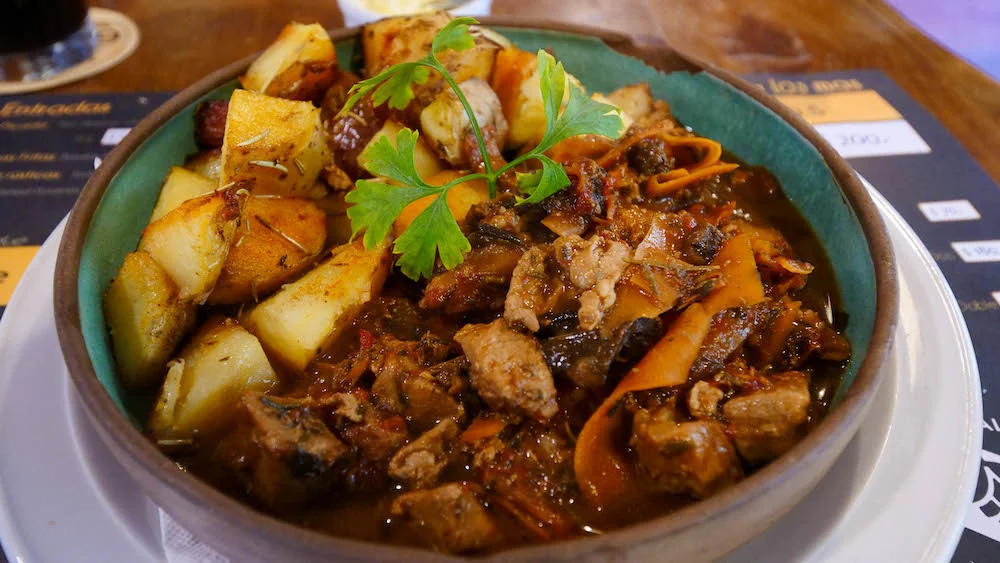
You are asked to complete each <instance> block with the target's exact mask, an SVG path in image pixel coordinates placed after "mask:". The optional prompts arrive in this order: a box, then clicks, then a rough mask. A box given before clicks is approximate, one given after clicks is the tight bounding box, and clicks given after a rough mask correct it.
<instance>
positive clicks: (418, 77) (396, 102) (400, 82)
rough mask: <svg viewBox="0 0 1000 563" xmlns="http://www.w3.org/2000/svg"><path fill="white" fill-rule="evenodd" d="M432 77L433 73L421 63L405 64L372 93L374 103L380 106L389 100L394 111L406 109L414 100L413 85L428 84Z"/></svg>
mask: <svg viewBox="0 0 1000 563" xmlns="http://www.w3.org/2000/svg"><path fill="white" fill-rule="evenodd" d="M430 76H431V71H430V70H428V69H427V67H425V66H422V65H421V64H420V63H419V62H416V63H403V64H401V65H399V68H397V69H396V72H395V73H394V74H393V75H392V76H390V77H389V78H388V79H387V80H386V81H385V82H383V83H382V85H381V86H379V87H378V89H376V90H375V91H374V92H373V93H372V103H373V104H375V105H376V106H380V105H382V104H384V103H385V101H386V100H389V107H391V108H392V109H404V108H406V106H408V105H410V101H411V100H413V96H414V94H413V85H414V84H423V83H424V82H427V79H428V78H430Z"/></svg>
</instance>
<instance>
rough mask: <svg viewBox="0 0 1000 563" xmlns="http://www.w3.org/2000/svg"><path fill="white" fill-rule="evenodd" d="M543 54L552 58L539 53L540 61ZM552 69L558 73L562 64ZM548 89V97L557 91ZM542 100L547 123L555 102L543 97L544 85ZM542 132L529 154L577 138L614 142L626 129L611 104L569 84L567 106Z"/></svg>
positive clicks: (544, 93) (543, 94)
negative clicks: (602, 138)
mask: <svg viewBox="0 0 1000 563" xmlns="http://www.w3.org/2000/svg"><path fill="white" fill-rule="evenodd" d="M543 54H544V56H545V57H551V56H552V55H549V54H548V53H543V52H541V51H540V52H539V59H541V58H542V57H543ZM554 66H555V67H556V68H557V69H559V70H561V67H562V63H558V64H556V65H554ZM560 74H562V73H559V72H553V73H552V75H553V77H557V76H558V75H560ZM551 88H552V90H551V91H550V95H551V92H554V91H555V90H556V86H552V87H551ZM542 99H543V100H544V103H545V116H546V119H547V120H550V119H551V118H550V117H549V111H550V107H552V106H554V104H556V103H558V102H554V101H553V100H552V99H549V98H546V88H545V87H544V86H543V87H542ZM545 129H546V131H545V136H543V137H542V140H541V142H539V143H538V146H537V147H535V149H534V150H533V151H532V152H533V153H536V152H537V153H539V154H540V153H543V152H545V151H547V150H549V149H550V148H552V146H553V145H555V144H556V143H558V142H559V141H562V140H563V139H568V138H570V137H575V136H577V135H603V136H605V137H611V138H612V139H617V138H618V136H619V135H621V134H622V132H623V131H624V129H625V122H624V121H622V118H621V110H619V109H618V108H616V107H614V106H612V105H609V104H604V103H601V102H598V101H597V100H594V99H592V98H589V97H588V96H587V95H586V94H584V93H583V91H582V90H580V88H579V87H578V86H576V85H575V84H572V83H571V84H570V85H569V101H568V102H567V103H566V107H565V108H564V109H563V112H562V115H560V116H559V118H558V119H557V120H555V123H553V122H552V121H547V123H546V127H545Z"/></svg>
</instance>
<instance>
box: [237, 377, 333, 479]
mask: <svg viewBox="0 0 1000 563" xmlns="http://www.w3.org/2000/svg"><path fill="white" fill-rule="evenodd" d="M243 405H244V406H245V407H246V409H247V412H248V413H250V420H251V422H252V423H253V426H254V433H253V436H254V441H255V442H256V443H257V444H258V445H260V446H261V447H262V448H263V449H264V450H266V451H267V452H269V453H271V454H273V455H276V456H278V457H282V458H287V459H288V460H289V461H290V462H292V463H293V464H294V469H293V470H294V471H295V472H296V473H300V474H302V475H305V476H308V475H315V474H318V473H322V472H323V471H325V470H327V469H329V468H330V467H332V466H333V464H334V463H335V462H336V461H337V460H338V459H340V458H341V457H342V456H343V455H344V454H346V453H347V451H348V449H347V446H345V445H344V443H343V442H341V441H340V440H338V439H337V437H336V436H334V435H333V434H332V433H331V432H330V430H329V429H328V428H327V427H326V425H325V424H323V421H322V420H320V419H319V418H318V417H316V416H315V415H314V414H313V413H312V412H311V411H310V409H309V408H308V407H304V406H302V405H301V404H300V403H298V402H297V401H295V400H291V399H281V398H278V397H272V396H269V395H265V394H263V393H249V394H247V395H246V396H245V397H244V398H243Z"/></svg>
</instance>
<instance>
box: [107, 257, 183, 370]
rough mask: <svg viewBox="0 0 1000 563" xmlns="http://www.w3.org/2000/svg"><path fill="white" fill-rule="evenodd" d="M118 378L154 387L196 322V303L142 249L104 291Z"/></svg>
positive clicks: (127, 259) (126, 260) (128, 259)
mask: <svg viewBox="0 0 1000 563" xmlns="http://www.w3.org/2000/svg"><path fill="white" fill-rule="evenodd" d="M104 316H105V318H107V322H108V328H109V329H110V331H111V345H112V348H113V349H114V354H115V362H116V363H117V364H118V376H119V377H121V380H122V383H123V384H124V385H125V387H127V388H129V389H141V388H145V387H152V386H155V385H158V384H159V383H160V382H161V381H162V380H163V373H164V372H165V371H166V369H167V368H166V364H167V360H168V359H170V355H171V354H173V353H174V349H176V348H177V345H178V344H179V343H180V341H181V339H182V338H183V337H184V334H185V333H186V332H187V331H188V330H190V329H191V328H192V326H193V324H194V320H195V305H194V303H192V302H190V301H181V300H179V299H178V298H177V284H175V283H174V282H173V280H172V279H170V276H168V275H167V272H165V271H164V270H163V268H161V267H160V265H159V264H157V263H156V260H153V258H152V257H151V256H150V255H149V254H147V253H145V252H141V251H140V252H132V253H130V254H128V255H126V256H125V261H124V262H123V263H122V266H121V268H119V269H118V275H116V276H115V279H113V280H112V281H111V285H109V286H108V291H107V293H105V294H104Z"/></svg>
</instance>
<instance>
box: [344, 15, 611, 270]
mask: <svg viewBox="0 0 1000 563" xmlns="http://www.w3.org/2000/svg"><path fill="white" fill-rule="evenodd" d="M476 23H478V22H477V21H476V20H475V19H473V18H456V19H454V20H452V21H450V22H449V23H448V24H447V25H445V26H444V27H443V28H442V29H441V30H440V31H439V32H438V33H437V34H436V35H435V37H434V39H433V41H432V43H431V49H430V52H429V53H427V55H426V56H425V57H423V58H421V59H419V60H416V61H410V62H405V63H400V64H397V65H394V66H391V67H389V68H387V69H385V70H383V71H382V72H380V73H378V74H377V75H376V76H374V77H371V78H369V79H367V80H362V81H360V82H358V83H357V84H355V85H354V86H353V87H352V88H351V91H350V96H349V98H348V100H347V102H346V103H345V104H344V107H343V109H341V111H340V113H339V114H338V115H344V114H345V113H346V112H348V111H350V109H351V108H352V107H353V106H354V105H355V104H356V103H358V101H360V100H361V99H362V98H363V97H365V96H368V95H370V96H371V99H372V103H373V104H374V105H376V106H378V105H381V104H384V103H386V102H388V104H389V106H390V107H392V108H395V109H403V108H405V107H406V106H407V105H408V104H409V103H410V102H411V101H412V100H413V98H414V92H413V85H414V84H424V83H426V82H427V80H428V79H429V78H430V71H431V70H434V71H436V72H438V73H440V74H441V76H442V77H443V78H444V80H445V82H446V83H447V84H448V86H450V87H451V88H452V90H454V91H455V93H456V95H457V96H458V98H459V100H460V101H461V103H462V106H463V107H464V109H465V112H466V114H467V115H468V117H469V122H470V125H471V127H472V129H473V132H474V133H475V136H476V140H477V142H478V144H479V149H480V152H481V153H482V156H483V168H484V170H483V172H482V173H476V174H468V175H466V176H463V177H461V178H456V179H454V180H452V181H451V182H449V183H447V184H445V185H442V186H432V185H430V184H428V183H427V182H425V181H424V180H423V179H421V178H420V175H419V174H417V169H416V165H415V164H414V151H415V149H416V144H417V139H418V134H417V132H416V131H412V130H410V129H402V130H400V131H399V133H398V134H397V135H396V140H395V144H393V142H392V141H390V140H389V139H388V138H387V137H384V136H383V137H382V138H379V139H377V140H376V141H375V142H373V143H371V144H370V145H369V146H368V148H366V149H365V151H364V152H363V153H362V154H361V155H360V156H359V159H358V162H359V163H361V164H362V165H363V166H364V167H365V169H367V170H368V171H369V172H371V173H372V174H374V175H376V176H381V177H383V178H387V179H388V180H390V181H391V182H393V183H395V184H398V185H395V184H393V183H386V182H382V181H376V180H358V181H357V184H356V187H355V189H354V190H353V191H352V192H350V193H349V194H348V195H347V201H348V202H349V203H351V204H352V206H351V207H350V208H349V209H348V211H347V216H348V218H349V219H350V221H351V227H352V229H353V235H352V236H356V235H357V234H358V233H360V232H361V231H362V230H364V231H365V234H364V244H365V247H366V248H372V247H374V246H376V245H378V244H379V243H381V242H382V241H383V240H384V239H385V238H386V237H387V236H388V234H389V231H390V229H392V225H393V223H394V222H395V221H396V219H397V218H398V217H399V215H400V213H402V212H403V210H404V209H405V208H406V207H407V206H408V205H410V204H411V203H413V202H415V201H417V200H419V199H421V198H426V197H428V196H434V197H433V201H431V202H430V204H429V205H428V206H427V207H426V208H425V209H424V210H423V211H422V212H420V213H419V214H418V215H417V217H416V218H415V219H414V220H413V222H412V223H410V225H409V227H408V228H407V229H406V230H405V231H404V232H403V233H402V234H401V235H400V236H399V237H398V238H397V239H396V242H395V244H394V247H393V252H394V253H395V254H399V255H400V256H399V259H398V260H397V264H398V265H399V267H400V270H401V271H402V272H403V274H405V275H406V276H407V277H410V278H412V279H414V280H416V279H419V278H420V277H430V276H431V274H433V272H434V265H435V262H436V260H437V258H438V256H440V259H441V263H442V265H443V266H444V267H445V268H448V269H451V268H454V267H455V266H457V265H458V264H460V263H461V262H462V260H463V259H464V257H463V253H465V252H468V251H469V250H471V248H472V247H471V245H470V244H469V240H468V239H467V238H466V237H465V235H464V234H463V233H462V229H461V228H460V227H459V225H458V222H457V221H456V220H455V217H454V216H453V215H452V213H451V209H450V208H449V207H448V199H447V196H448V192H449V191H450V190H451V188H452V187H454V186H456V185H458V184H460V183H462V182H465V181H469V180H471V179H475V178H481V179H484V180H486V181H487V183H488V184H489V189H490V197H495V191H496V182H497V178H498V177H499V176H500V174H502V173H504V172H506V171H508V170H511V169H513V168H514V167H515V166H516V165H518V164H520V163H522V162H525V161H527V160H537V161H538V162H539V163H540V164H541V168H539V169H538V170H536V171H534V172H531V173H526V174H522V173H518V174H517V177H518V190H519V191H520V192H521V193H522V194H525V195H526V196H527V197H525V198H524V199H521V200H520V201H519V203H521V204H524V203H537V202H539V201H542V200H543V199H545V198H547V197H549V196H551V195H552V194H554V193H556V192H558V191H559V190H561V189H563V188H564V187H566V186H568V185H569V184H570V180H569V177H568V176H567V175H566V171H565V170H564V169H563V167H562V166H561V165H559V164H558V163H557V162H555V161H553V160H552V159H551V158H549V157H547V156H545V155H544V154H543V153H544V152H545V151H546V150H548V149H549V148H551V147H552V146H553V145H555V144H556V143H558V142H559V141H561V140H563V139H566V138H569V137H572V136H575V135H581V134H597V135H605V136H608V137H617V136H618V135H619V134H620V133H621V130H622V128H623V122H622V120H621V117H620V115H619V111H618V110H617V109H616V108H615V107H613V106H610V105H607V104H602V103H599V102H596V101H594V100H592V99H590V98H588V97H587V96H586V94H584V93H583V91H582V90H581V89H580V88H579V87H578V86H576V85H575V84H569V96H568V101H566V104H565V107H563V101H564V99H566V97H567V96H566V87H567V82H566V71H565V69H564V68H563V66H562V63H558V62H556V60H555V59H554V58H553V57H552V56H551V55H549V54H548V53H546V52H544V51H539V52H538V57H537V64H538V71H539V73H540V76H539V78H540V85H541V94H542V102H543V105H544V108H545V117H546V124H545V134H544V135H543V137H542V141H541V143H539V145H538V146H537V147H535V148H533V149H531V150H530V151H528V152H526V153H524V154H523V155H521V156H520V157H518V158H516V159H514V160H512V161H511V162H510V163H508V164H507V165H505V166H504V167H502V168H500V169H499V170H496V171H494V170H493V169H492V166H491V165H490V162H489V158H488V156H487V154H486V145H485V142H484V140H483V136H482V132H481V131H480V129H479V123H478V122H477V121H476V116H475V113H474V112H473V111H472V107H471V106H470V105H469V102H468V100H467V99H466V98H465V96H464V94H463V92H462V90H461V88H459V85H458V84H457V83H456V82H455V78H454V77H453V76H452V75H451V74H450V73H449V72H448V69H447V68H445V66H444V65H443V64H441V61H439V60H438V58H437V54H438V53H441V52H444V51H448V50H454V51H464V50H466V49H470V48H472V47H474V46H475V38H474V37H473V36H472V35H471V34H470V33H469V26H470V25H472V24H476ZM560 111H561V113H560Z"/></svg>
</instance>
